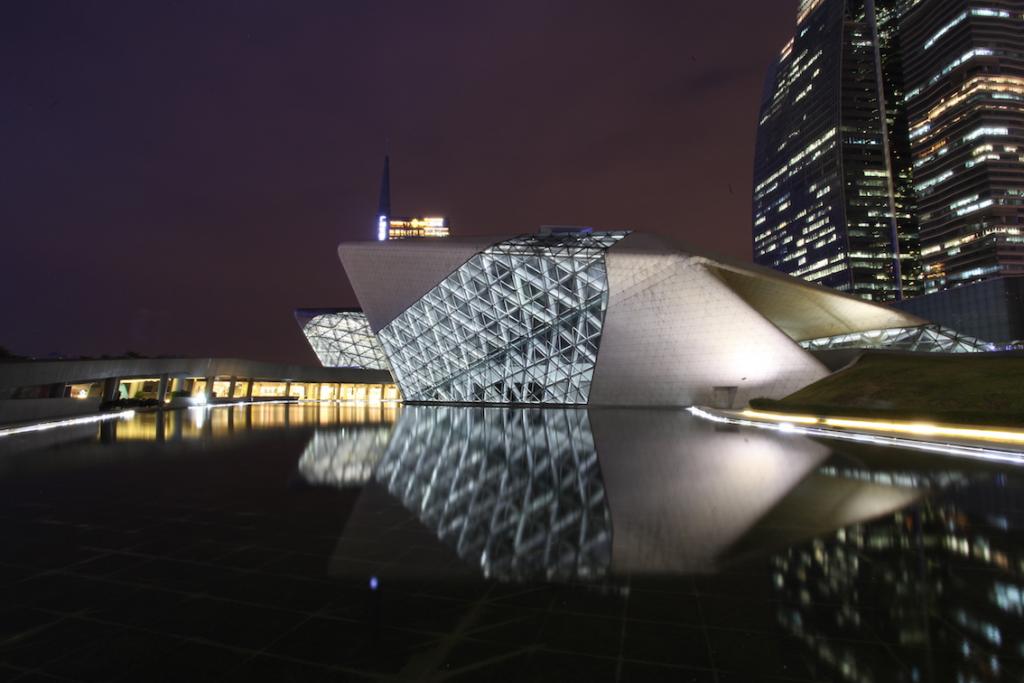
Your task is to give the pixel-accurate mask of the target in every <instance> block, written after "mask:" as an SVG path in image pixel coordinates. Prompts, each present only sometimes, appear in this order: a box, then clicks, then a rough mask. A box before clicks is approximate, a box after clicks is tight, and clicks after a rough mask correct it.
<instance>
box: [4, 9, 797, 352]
mask: <svg viewBox="0 0 1024 683" xmlns="http://www.w3.org/2000/svg"><path fill="white" fill-rule="evenodd" d="M794 21H795V1H794V0H785V1H776V0H768V1H767V2H766V1H765V0H742V1H737V2H732V3H728V4H723V3H717V2H703V3H697V2H679V0H666V1H665V2H653V1H652V2H639V3H625V2H604V1H603V0H601V1H598V0H579V1H577V2H539V1H534V0H517V1H516V2H502V3H497V2H476V1H467V2H461V3H449V2H443V1H440V2H439V1H436V0H432V1H431V2H422V1H419V2H389V1H378V0H374V1H373V2H370V1H366V2H344V1H341V0H331V1H329V2H307V1H302V2H283V1H282V2H275V3H270V2H257V1H255V0H240V1H238V2H228V1H226V0H224V1H220V0H218V1H217V2H207V1H206V0H196V1H194V2H193V1H189V2H169V1H166V2H138V1H137V0H131V1H128V2H102V3H85V2H82V3H79V2H49V1H45V0H38V1H34V2H22V3H8V4H7V5H6V6H5V7H4V8H3V10H0V92H2V93H3V96H2V98H0V225H2V229H3V238H2V242H0V306H2V311H3V313H2V316H3V317H2V318H0V321H2V322H0V346H6V347H8V348H9V349H11V350H12V351H15V352H17V353H23V354H34V355H40V356H43V355H47V354H50V353H60V354H66V355H77V354H100V353H119V352H122V351H125V350H126V349H131V350H135V351H139V352H142V353H147V354H172V353H173V354H184V355H213V356H241V357H248V358H256V359H267V360H280V361H295V362H303V363H314V362H315V359H314V357H313V354H312V352H311V351H310V350H309V349H308V347H307V346H306V344H305V341H304V340H303V339H302V337H301V335H300V333H299V330H298V328H297V326H296V324H295V322H294V319H293V318H292V309H294V308H296V307H302V306H308V307H326V306H352V305H355V304H356V301H355V298H354V297H353V295H352V292H351V289H350V288H349V285H348V282H347V281H346V279H345V275H344V272H343V271H342V269H341V266H340V264H339V262H338V258H337V254H336V251H335V246H336V244H337V242H339V241H342V240H353V239H370V238H372V236H373V234H374V216H373V214H374V212H375V209H376V201H377V184H378V180H379V174H380V168H381V163H382V152H383V146H384V139H385V138H389V139H390V148H391V162H392V163H391V166H392V176H391V181H392V206H393V211H394V212H395V213H396V214H423V213H444V214H446V215H448V216H449V217H450V219H451V221H452V225H453V231H454V232H455V233H457V234H507V233H522V232H532V231H534V230H536V229H537V227H538V226H539V225H541V224H543V223H567V224H579V225H592V226H595V227H598V228H632V229H637V230H646V231H651V232H655V233H658V234H661V235H664V236H667V237H671V238H673V239H675V240H676V241H678V242H680V243H682V244H691V245H693V246H695V247H698V248H705V249H709V250H713V251H719V252H724V253H726V254H728V255H731V256H735V257H739V258H743V259H748V260H749V258H750V246H749V241H750V177H751V166H752V159H753V144H754V134H755V127H756V118H757V107H758V103H759V99H760V92H761V83H762V79H763V75H764V72H765V70H766V68H767V67H768V64H769V62H770V61H771V60H772V59H773V57H774V55H775V54H776V53H777V51H778V50H779V48H781V46H782V45H783V43H784V42H785V41H786V40H787V38H788V37H789V35H790V33H791V31H792V27H793V24H794ZM382 286H387V285H386V281H384V282H382Z"/></svg>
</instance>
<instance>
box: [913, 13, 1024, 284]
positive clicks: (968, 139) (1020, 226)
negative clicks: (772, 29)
mask: <svg viewBox="0 0 1024 683" xmlns="http://www.w3.org/2000/svg"><path fill="white" fill-rule="evenodd" d="M901 33H902V41H903V46H904V53H905V59H904V67H905V74H906V85H907V92H906V103H907V109H908V112H909V119H910V133H909V136H910V141H911V144H912V146H913V158H914V187H915V189H916V191H917V195H918V200H917V201H918V204H919V210H920V215H919V219H920V226H921V256H922V259H923V262H924V271H925V280H924V286H925V289H926V291H927V292H929V293H931V292H938V291H941V290H946V289H951V288H954V287H959V286H961V285H965V284H969V283H974V282H979V281H983V280H989V279H992V278H999V277H1007V276H1022V275H1024V7H1022V5H1021V3H1020V2H1016V1H1010V0H919V1H918V2H916V3H914V4H913V6H912V7H911V8H910V9H909V10H908V11H907V13H906V16H905V17H904V20H903V22H902V24H901Z"/></svg>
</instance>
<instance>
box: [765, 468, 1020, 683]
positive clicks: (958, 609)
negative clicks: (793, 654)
mask: <svg viewBox="0 0 1024 683" xmlns="http://www.w3.org/2000/svg"><path fill="white" fill-rule="evenodd" d="M1008 498H1009V495H1008V493H1007V492H1006V490H1005V489H1004V488H1003V486H1002V485H1001V482H1000V479H999V478H996V479H995V480H994V481H989V482H984V483H975V484H974V485H972V486H971V488H970V489H969V499H967V500H964V499H962V498H961V500H959V501H957V502H954V501H952V500H951V501H945V502H936V503H932V502H929V503H926V504H924V505H921V506H919V507H916V508H913V509H910V510H906V511H901V512H898V513H896V514H893V515H891V516H888V517H886V518H885V519H882V520H878V521H875V522H871V523H867V524H856V525H852V526H850V527H849V528H846V529H842V530H840V531H839V532H837V533H835V534H832V535H830V536H828V537H825V538H821V539H817V540H815V541H813V542H812V543H809V544H805V545H801V546H798V547H794V548H790V549H788V550H787V551H785V552H784V553H781V554H779V555H778V556H776V557H775V558H774V559H773V561H772V565H773V568H774V571H775V575H774V579H773V580H774V585H775V588H776V590H777V592H778V596H779V598H780V607H779V609H778V622H779V624H780V626H782V628H783V629H784V630H785V631H787V632H789V633H790V634H792V635H793V636H795V637H796V638H797V639H799V640H800V641H801V642H803V643H804V644H805V646H806V647H807V649H808V651H809V652H810V653H811V654H813V655H814V657H815V658H816V659H817V661H818V662H819V664H820V665H821V666H822V668H823V671H830V672H832V673H836V672H845V674H846V676H847V678H848V679H849V680H858V681H860V680H864V681H874V680H891V679H892V678H893V677H892V675H891V673H890V670H891V664H890V663H887V662H885V661H879V660H878V659H877V658H876V657H875V656H874V655H875V653H874V652H873V651H872V649H871V648H868V647H865V646H864V644H863V643H865V642H867V641H870V640H873V639H881V640H883V641H885V642H891V643H896V644H898V645H899V647H900V652H899V658H900V660H901V661H902V662H903V663H904V665H905V666H906V667H907V669H908V671H909V674H908V675H907V676H906V677H905V678H904V680H927V681H930V680H957V681H995V680H1020V678H1021V675H1022V674H1024V662H1022V661H1021V657H1024V624H1022V621H1021V617H1022V616H1024V554H1022V553H1021V550H1020V548H1021V543H1020V533H1019V531H1017V530H1018V529H1019V528H1020V524H1019V520H1011V519H1008V518H1007V517H1006V516H1005V515H1004V514H1003V513H1002V512H998V513H996V514H989V515H984V514H981V515H979V514H978V513H977V512H973V513H972V512H968V509H971V510H979V509H980V510H984V509H985V508H986V507H987V508H990V509H997V510H1000V511H1005V510H1007V509H1010V510H1015V509H1017V506H1016V505H1013V503H1012V501H1011V500H1008ZM1007 503H1009V505H1006V504H1007Z"/></svg>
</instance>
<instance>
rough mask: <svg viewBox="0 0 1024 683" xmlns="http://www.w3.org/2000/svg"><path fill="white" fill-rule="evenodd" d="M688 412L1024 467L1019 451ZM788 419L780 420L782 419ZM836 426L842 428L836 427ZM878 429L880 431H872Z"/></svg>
mask: <svg viewBox="0 0 1024 683" xmlns="http://www.w3.org/2000/svg"><path fill="white" fill-rule="evenodd" d="M687 410H688V411H689V412H690V413H691V414H692V415H694V416H696V417H699V418H702V419H705V420H711V421H712V422H720V423H724V424H733V425H740V426H743V427H756V428H758V429H768V430H771V431H776V432H785V433H787V434H806V435H809V436H822V437H826V438H829V439H841V440H844V441H856V442H859V443H868V444H874V445H879V446H892V447H895V448H908V449H913V450H919V451H927V452H929V453H940V454H943V455H951V456H957V457H964V458H975V459H978V460H988V461H992V462H1001V463H1007V464H1011V465H1024V453H1019V452H1015V451H1004V450H996V449H992V448H984V447H982V446H962V445H958V444H950V443H931V442H928V441H918V440H916V439H905V438H902V437H899V436H881V435H877V434H865V433H862V432H860V433H852V432H842V431H839V430H836V429H826V428H824V427H814V426H809V424H810V423H806V424H807V425H808V426H805V425H804V424H794V421H793V420H788V421H786V422H778V423H775V422H761V421H758V420H745V419H742V418H738V417H726V416H725V415H717V414H715V413H710V412H708V411H706V410H703V409H701V408H698V407H696V406H691V407H689V408H687ZM748 413H753V415H749V416H750V417H758V416H759V414H758V413H757V412H756V411H744V414H748ZM783 417H788V416H781V415H780V416H778V419H781V418H783ZM812 419H813V420H814V421H815V422H814V423H815V424H824V425H827V424H829V422H828V420H830V419H832V418H821V419H819V418H812ZM840 422H842V423H846V422H850V421H849V420H840ZM853 422H858V423H863V424H864V425H865V427H864V428H868V427H867V425H871V424H872V423H871V422H870V421H864V420H855V421H853ZM833 426H839V425H838V424H833ZM871 428H877V427H871Z"/></svg>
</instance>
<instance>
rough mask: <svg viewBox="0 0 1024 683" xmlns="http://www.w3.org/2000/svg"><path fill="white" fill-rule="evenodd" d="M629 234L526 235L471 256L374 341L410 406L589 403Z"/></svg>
mask: <svg viewBox="0 0 1024 683" xmlns="http://www.w3.org/2000/svg"><path fill="white" fill-rule="evenodd" d="M628 234H629V231H625V230H623V231H615V232H572V233H558V234H554V235H544V234H537V235H523V236H520V237H516V238H513V239H510V240H506V241H504V242H500V243H498V244H495V245H494V246H491V247H489V248H487V249H485V250H484V251H482V252H481V253H479V254H476V255H475V256H473V257H472V258H471V259H469V261H467V262H466V263H465V264H463V265H462V266H461V267H460V268H459V269H458V270H456V271H455V272H453V273H452V274H451V275H449V276H448V277H447V278H445V280H444V281H442V282H441V283H440V284H438V285H437V286H436V287H434V288H433V289H432V290H431V291H429V292H427V294H425V295H424V296H423V297H422V298H421V299H420V300H419V301H417V302H416V303H415V304H413V305H412V306H410V307H409V308H408V309H406V310H405V311H404V312H403V313H402V314H401V315H399V316H398V317H397V318H396V319H394V320H393V321H391V322H390V323H388V325H387V326H385V327H384V328H383V329H382V330H381V331H380V332H379V333H378V338H379V339H380V342H381V344H382V345H383V347H384V351H385V353H386V354H387V357H388V360H389V361H390V362H391V367H392V371H393V373H394V375H395V380H396V381H397V382H398V384H399V386H400V387H401V389H402V394H403V396H404V397H405V398H406V400H410V401H456V402H486V403H560V404H578V403H586V402H587V397H588V396H589V394H590V383H591V379H592V377H593V374H594V364H595V362H596V360H597V349H598V345H599V343H600V339H601V327H602V325H603V323H604V313H605V309H606V308H607V306H608V277H607V272H606V269H605V260H604V256H605V252H606V251H607V250H608V249H609V248H610V247H611V246H612V245H614V244H615V243H616V242H617V241H618V240H620V239H622V238H623V237H625V236H626V235H628Z"/></svg>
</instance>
